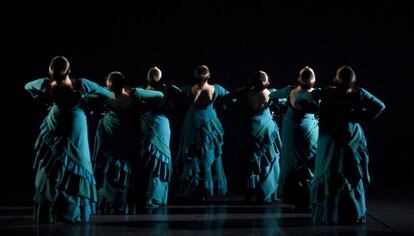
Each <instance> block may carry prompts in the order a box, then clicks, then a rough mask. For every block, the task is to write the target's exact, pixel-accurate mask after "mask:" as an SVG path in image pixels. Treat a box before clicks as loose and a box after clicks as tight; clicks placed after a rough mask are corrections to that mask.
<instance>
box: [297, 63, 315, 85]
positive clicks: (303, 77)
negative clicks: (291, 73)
mask: <svg viewBox="0 0 414 236" xmlns="http://www.w3.org/2000/svg"><path fill="white" fill-rule="evenodd" d="M298 82H299V84H300V86H301V87H302V88H303V89H310V88H312V87H313V86H314V85H315V73H314V72H313V70H312V68H310V67H308V66H306V67H304V68H303V69H302V70H300V72H299V80H298Z"/></svg>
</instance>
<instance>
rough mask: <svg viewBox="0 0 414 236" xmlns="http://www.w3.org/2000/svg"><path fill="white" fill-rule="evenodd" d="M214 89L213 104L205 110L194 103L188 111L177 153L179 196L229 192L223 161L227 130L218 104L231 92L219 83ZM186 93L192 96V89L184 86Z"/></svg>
mask: <svg viewBox="0 0 414 236" xmlns="http://www.w3.org/2000/svg"><path fill="white" fill-rule="evenodd" d="M214 89H215V92H214V98H213V101H212V102H211V103H210V104H208V105H207V106H205V107H199V106H197V105H195V104H191V105H190V107H189V108H188V110H187V112H186V115H185V118H184V122H183V127H182V130H181V137H180V142H179V148H178V153H177V168H178V170H177V174H178V182H179V183H178V189H177V195H178V196H185V197H194V196H195V195H197V194H202V195H203V196H206V197H209V196H214V195H215V194H217V195H224V194H225V193H226V192H227V180H226V176H225V173H224V169H223V164H222V159H221V154H222V146H223V135H224V130H223V127H222V125H221V122H220V120H219V119H218V117H217V114H216V111H215V108H214V105H215V104H217V103H218V102H219V101H220V99H221V98H222V97H223V96H224V95H225V94H227V93H228V92H227V90H225V89H224V88H223V87H221V86H220V85H217V84H216V85H214ZM182 92H183V94H184V95H185V96H187V97H188V98H191V97H192V96H191V86H185V87H183V88H182Z"/></svg>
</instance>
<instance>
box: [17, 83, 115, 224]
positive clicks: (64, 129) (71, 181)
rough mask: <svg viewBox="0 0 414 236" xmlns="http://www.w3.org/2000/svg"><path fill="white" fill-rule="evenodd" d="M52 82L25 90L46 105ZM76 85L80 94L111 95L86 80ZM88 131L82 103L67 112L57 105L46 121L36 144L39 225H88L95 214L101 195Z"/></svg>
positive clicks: (36, 206)
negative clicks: (49, 84) (48, 84)
mask: <svg viewBox="0 0 414 236" xmlns="http://www.w3.org/2000/svg"><path fill="white" fill-rule="evenodd" d="M48 81H49V80H48V79H47V78H43V79H39V80H35V81H32V82H29V83H27V84H26V85H25V89H26V90H27V91H28V92H29V93H30V94H31V95H32V96H33V97H34V99H39V98H42V99H40V100H39V101H40V102H45V101H47V99H46V98H47V97H48V91H47V89H46V85H45V84H46V83H48ZM76 83H77V85H78V86H79V87H78V90H79V92H80V93H86V92H94V93H97V94H100V95H102V96H108V95H109V94H110V92H109V91H107V90H105V89H103V88H102V87H100V86H99V85H97V84H96V83H93V82H91V81H88V80H86V79H79V80H78V81H77V82H76ZM74 94H75V92H74ZM74 96H75V95H74ZM48 101H50V100H48ZM87 130H88V129H87V124H86V116H85V114H84V112H83V111H82V110H81V109H80V107H79V104H75V105H74V106H73V107H70V108H67V107H66V108H65V109H61V108H60V107H59V106H58V105H56V104H54V105H53V106H52V107H51V109H50V111H49V113H48V115H47V117H46V118H45V119H44V121H43V123H42V125H41V127H40V135H39V137H38V139H37V141H36V144H35V151H36V159H35V162H34V169H35V171H36V177H35V187H36V193H35V196H34V201H35V220H36V222H37V223H53V222H56V221H63V222H87V221H89V219H90V215H91V214H94V213H95V204H96V201H97V193H96V183H95V179H94V176H93V170H92V164H91V160H90V153H89V144H88V133H87Z"/></svg>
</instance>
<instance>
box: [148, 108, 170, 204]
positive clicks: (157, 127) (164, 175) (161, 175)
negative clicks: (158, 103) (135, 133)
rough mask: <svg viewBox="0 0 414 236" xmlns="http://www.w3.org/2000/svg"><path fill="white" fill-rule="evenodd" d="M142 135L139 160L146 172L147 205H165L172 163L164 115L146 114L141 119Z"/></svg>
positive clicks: (168, 128)
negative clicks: (140, 159)
mask: <svg viewBox="0 0 414 236" xmlns="http://www.w3.org/2000/svg"><path fill="white" fill-rule="evenodd" d="M141 128H142V134H143V141H142V149H141V158H142V162H143V163H144V165H143V168H144V169H145V171H147V172H148V173H147V176H148V180H147V181H148V182H147V183H148V187H147V190H146V198H147V201H146V202H147V205H166V204H167V201H168V185H169V181H170V179H171V172H172V162H171V151H170V137H171V130H170V122H169V120H168V117H167V116H166V115H164V114H156V113H153V112H151V111H149V112H146V113H145V114H143V116H142V117H141Z"/></svg>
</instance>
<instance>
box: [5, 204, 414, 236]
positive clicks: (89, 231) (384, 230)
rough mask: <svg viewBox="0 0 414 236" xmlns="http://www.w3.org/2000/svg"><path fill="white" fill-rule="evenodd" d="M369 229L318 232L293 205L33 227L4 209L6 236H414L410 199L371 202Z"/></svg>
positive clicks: (161, 212)
mask: <svg viewBox="0 0 414 236" xmlns="http://www.w3.org/2000/svg"><path fill="white" fill-rule="evenodd" d="M368 207H369V214H368V216H367V220H368V223H367V224H366V225H357V226H318V225H313V224H312V223H311V219H310V214H307V213H295V212H294V211H293V210H292V208H291V206H290V205H287V204H283V203H275V204H272V205H244V204H241V203H240V202H237V201H233V202H226V203H217V202H214V203H211V204H206V205H184V206H183V205H181V206H177V205H172V206H169V207H165V208H159V209H147V210H145V211H143V212H140V213H139V214H137V215H133V216H94V217H93V218H92V222H91V223H90V224H74V225H65V224H56V225H35V224H33V217H32V214H33V210H32V207H31V206H3V207H0V234H1V235H60V236H64V235H68V236H69V235H74V236H75V235H80V236H89V235H99V236H104V235H180V236H185V235H214V236H219V235H262V236H264V235H346V236H351V235H358V236H363V235H395V234H404V235H411V234H413V235H414V205H413V201H412V200H411V199H410V198H407V199H405V200H404V199H403V198H400V200H399V201H392V200H391V199H388V198H387V197H386V196H382V199H371V200H368Z"/></svg>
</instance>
